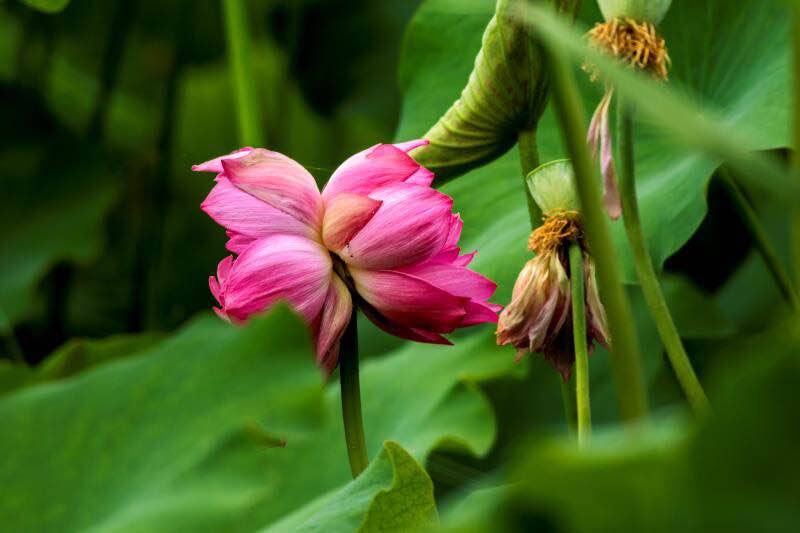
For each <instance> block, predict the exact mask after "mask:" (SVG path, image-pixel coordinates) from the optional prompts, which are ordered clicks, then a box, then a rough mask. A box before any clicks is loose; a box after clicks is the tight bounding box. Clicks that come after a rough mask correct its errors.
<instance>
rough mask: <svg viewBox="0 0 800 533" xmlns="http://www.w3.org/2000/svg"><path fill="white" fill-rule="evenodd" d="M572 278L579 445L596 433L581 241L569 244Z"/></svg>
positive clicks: (570, 275) (570, 273)
mask: <svg viewBox="0 0 800 533" xmlns="http://www.w3.org/2000/svg"><path fill="white" fill-rule="evenodd" d="M569 278H570V283H571V285H572V291H571V293H572V339H573V343H574V345H575V399H576V402H575V403H576V405H577V416H578V445H579V446H582V445H584V444H586V442H587V441H588V440H589V435H591V433H592V408H591V403H590V401H589V348H588V346H587V344H586V296H585V293H584V286H583V250H581V245H580V244H578V243H577V242H572V243H570V245H569Z"/></svg>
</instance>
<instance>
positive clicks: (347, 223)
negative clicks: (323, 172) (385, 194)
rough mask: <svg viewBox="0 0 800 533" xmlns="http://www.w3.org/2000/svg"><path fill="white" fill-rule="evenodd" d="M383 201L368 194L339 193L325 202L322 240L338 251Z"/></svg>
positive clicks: (368, 219)
mask: <svg viewBox="0 0 800 533" xmlns="http://www.w3.org/2000/svg"><path fill="white" fill-rule="evenodd" d="M382 203H383V202H381V201H380V200H373V199H372V198H370V197H369V196H362V195H360V194H353V193H347V192H345V193H341V194H337V195H336V196H334V197H333V198H332V199H330V200H327V201H326V202H325V204H326V205H325V217H324V218H323V220H322V242H324V243H325V246H327V247H328V249H329V250H332V251H334V252H339V251H340V250H341V249H342V248H344V246H345V245H347V243H349V242H350V240H351V239H352V238H353V237H354V236H355V234H356V233H358V232H359V231H360V230H361V228H363V227H364V225H365V224H366V223H367V222H369V221H370V220H371V219H372V217H373V216H375V213H377V212H378V208H379V207H380V206H381V204H382Z"/></svg>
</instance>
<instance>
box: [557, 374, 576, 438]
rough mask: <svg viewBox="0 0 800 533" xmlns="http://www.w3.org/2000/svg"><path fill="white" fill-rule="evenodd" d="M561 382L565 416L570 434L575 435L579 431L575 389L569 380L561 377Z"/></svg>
mask: <svg viewBox="0 0 800 533" xmlns="http://www.w3.org/2000/svg"><path fill="white" fill-rule="evenodd" d="M558 381H559V382H560V383H561V400H562V401H563V403H564V418H566V420H567V428H568V429H569V434H570V436H571V437H574V436H576V435H577V433H578V425H577V420H578V414H577V412H576V408H575V391H574V390H573V389H572V385H571V384H570V382H569V381H564V380H563V379H561V378H560V377H559V380H558Z"/></svg>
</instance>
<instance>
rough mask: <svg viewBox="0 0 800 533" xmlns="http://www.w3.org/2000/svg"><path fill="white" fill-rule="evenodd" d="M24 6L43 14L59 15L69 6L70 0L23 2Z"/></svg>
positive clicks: (27, 0)
mask: <svg viewBox="0 0 800 533" xmlns="http://www.w3.org/2000/svg"><path fill="white" fill-rule="evenodd" d="M21 1H22V3H23V4H25V5H27V6H29V7H32V8H33V9H38V10H39V11H42V12H43V13H58V12H60V11H63V10H64V8H66V7H67V6H68V5H69V2H70V0H21Z"/></svg>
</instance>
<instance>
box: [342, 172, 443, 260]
mask: <svg viewBox="0 0 800 533" xmlns="http://www.w3.org/2000/svg"><path fill="white" fill-rule="evenodd" d="M370 197H371V198H373V199H375V200H380V201H382V202H383V205H382V206H381V207H380V209H378V212H377V213H375V216H373V217H372V219H371V220H370V221H369V222H367V224H366V225H365V226H364V227H363V228H362V229H361V231H359V232H358V233H357V234H356V235H355V237H353V239H352V240H351V241H350V243H349V244H348V245H347V246H346V247H345V248H344V249H343V250H342V253H341V254H340V256H341V258H342V259H343V260H344V261H345V262H346V263H348V264H350V265H353V266H356V267H360V268H370V269H388V268H394V267H398V266H402V265H408V264H412V263H417V262H421V261H424V260H426V259H428V258H430V257H432V256H433V255H435V254H437V253H438V252H440V251H441V250H442V248H443V246H444V244H445V242H446V241H447V238H448V235H449V233H450V226H451V219H452V215H451V213H450V211H451V209H452V206H453V200H452V199H451V198H450V197H448V196H446V195H444V194H442V193H440V192H439V191H436V190H434V189H430V188H428V187H422V186H419V185H408V184H405V183H402V184H396V185H390V186H387V187H384V188H382V189H378V190H376V191H374V192H373V193H372V194H371V195H370Z"/></svg>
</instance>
